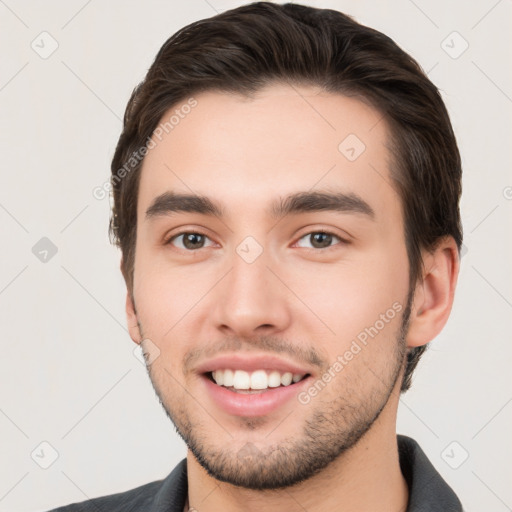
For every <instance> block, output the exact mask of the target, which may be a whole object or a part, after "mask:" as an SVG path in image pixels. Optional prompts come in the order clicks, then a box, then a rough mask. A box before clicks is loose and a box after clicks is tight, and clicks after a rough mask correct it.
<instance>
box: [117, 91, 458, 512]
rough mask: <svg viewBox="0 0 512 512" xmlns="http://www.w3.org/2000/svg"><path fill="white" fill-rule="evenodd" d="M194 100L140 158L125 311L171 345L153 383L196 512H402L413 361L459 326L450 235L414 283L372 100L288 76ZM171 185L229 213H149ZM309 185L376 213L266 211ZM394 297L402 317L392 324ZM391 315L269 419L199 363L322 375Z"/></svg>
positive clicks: (135, 324) (136, 327) (153, 369)
mask: <svg viewBox="0 0 512 512" xmlns="http://www.w3.org/2000/svg"><path fill="white" fill-rule="evenodd" d="M195 99H196V100H197V106H195V108H194V109H193V110H191V112H190V113H189V114H188V115H187V116H185V117H184V118H183V119H181V120H180V122H179V124H177V125H176V126H174V127H173V129H172V130H169V133H167V134H164V136H163V137H161V139H162V140H156V139H155V146H154V147H153V149H151V151H149V153H148V155H147V156H146V158H145V160H144V163H143V168H142V173H141V180H140V189H139V198H138V204H137V216H138V220H137V242H136V256H135V272H134V289H133V297H132V295H131V294H130V293H128V294H127V301H126V311H127V317H128V325H129V328H130V335H131V337H132V339H133V341H134V342H136V343H140V342H141V341H142V340H150V341H149V342H148V341H145V342H144V343H145V344H147V345H148V346H149V347H150V351H151V350H153V352H154V351H155V347H157V349H158V351H159V352H158V357H156V358H155V359H154V360H153V361H152V362H151V364H150V365H148V371H149V375H150V378H151V381H152V383H153V386H154V388H155V391H156V393H157V395H158V397H159V398H160V400H161V402H162V405H163V406H164V408H165V410H166V412H167V414H168V415H169V417H170V418H171V419H172V421H173V422H174V424H175V426H176V428H177V430H178V432H179V433H180V435H181V436H182V437H183V438H184V440H185V441H186V443H187V445H188V447H189V452H188V456H187V463H188V479H189V504H190V506H191V507H194V508H196V509H197V510H200V511H201V512H203V511H204V512H206V511H214V510H223V511H231V510H233V511H235V510H242V509H243V510H245V511H252V510H261V509H262V508H263V509H265V510H303V508H306V509H307V510H308V511H310V512H313V511H316V510H322V511H324V512H325V511H330V510H343V511H356V510H357V511H359V512H361V511H370V510H371V511H375V510H381V511H388V510H389V511H393V512H398V511H400V510H405V509H406V505H407V499H408V490H407V486H406V483H405V480H404V479H403V477H402V474H401V472H400V467H399V463H398V453H397V446H396V414H397V406H398V400H399V390H400V383H401V378H402V376H403V367H404V356H405V351H406V349H407V348H408V347H414V346H419V345H423V344H425V343H427V342H429V341H430V340H432V339H433V338H434V337H435V336H436V335H437V334H438V333H439V331H440V330H441V329H442V327H443V326H444V324H445V323H446V320H447V318H448V316H449V313H450V309H451V305H452V302H453V295H454V289H455V284H456V278H457V274H458V258H457V250H456V245H455V242H454V241H453V240H452V239H451V238H448V239H446V240H442V241H441V243H440V244H439V246H438V247H437V249H436V250H435V251H434V252H432V253H425V254H424V273H423V279H422V280H421V282H419V283H418V286H417V287H416V288H415V289H414V290H409V287H408V278H409V274H408V260H407V253H406V247H405V239H404V232H403V225H404V224H403V217H402V211H401V204H400V200H399V197H398V195H397V193H396V191H395V190H394V188H393V186H392V181H391V179H390V175H389V167H390V165H392V162H391V160H390V152H389V150H388V148H387V144H388V135H389V134H388V128H387V125H386V123H385V121H384V120H383V119H382V116H381V115H380V113H379V112H377V111H376V110H375V109H373V108H371V107H370V106H368V105H367V104H365V103H363V102H361V101H359V100H357V99H354V98H347V97H344V96H341V95H338V94H330V93H326V92H323V91H321V90H320V89H317V88H312V87H297V86H294V87H291V86H289V85H282V84H281V85H279V84H274V85H271V86H267V87H266V88H265V89H262V90H261V91H259V92H258V93H257V94H256V95H255V96H254V97H253V98H251V99H249V98H245V97H242V96H239V95H232V94H228V93H222V92H213V91H211V92H205V93H201V94H198V95H196V96H195ZM183 103H186V100H185V101H184V102H183ZM175 108H176V107H173V109H172V110H174V109H175ZM165 117H168V116H164V118H165ZM350 134H356V135H357V137H358V138H359V139H360V140H361V141H363V143H364V145H365V146H366V147H365V150H364V151H363V152H362V154H361V155H360V156H359V157H358V158H357V159H355V160H354V161H350V160H349V159H347V158H346V156H345V155H344V154H343V153H342V152H341V151H340V150H339V144H340V143H341V142H342V141H343V140H344V139H345V138H346V137H347V136H348V135H350ZM169 191H173V192H179V193H195V194H199V195H205V196H208V197H210V198H212V199H213V200H215V201H217V202H218V203H219V204H220V205H221V206H222V209H223V216H222V218H220V217H217V216H213V215H204V214H199V213H190V212H180V213H173V214H172V215H166V216H153V217H151V218H146V210H147V209H148V208H149V207H150V205H151V204H152V202H153V200H154V199H155V198H156V197H157V196H159V195H160V194H162V193H164V192H169ZM302 191H304V192H308V191H309V192H311V191H318V192H325V191H327V192H333V191H342V192H344V193H351V194H357V195H358V196H359V197H361V198H362V199H363V200H364V201H366V203H368V205H369V206H370V207H371V209H372V210H373V212H374V216H373V218H371V217H370V216H368V215H364V214H362V213H357V212H340V211H314V212H305V213H304V212H303V213H298V214H288V215H285V216H283V217H281V218H278V219H276V218H273V217H272V216H271V215H269V213H268V208H269V205H270V204H271V203H272V202H273V201H274V200H276V199H279V198H280V197H281V198H283V197H285V196H287V195H288V194H291V193H296V192H302ZM325 231H327V232H330V233H333V235H334V236H333V237H332V239H331V238H327V240H324V242H323V244H324V245H323V246H321V244H320V245H319V244H318V242H317V243H316V245H315V240H314V239H313V237H312V236H311V235H312V234H314V233H318V232H320V233H321V232H325ZM184 232H192V233H201V234H204V235H205V237H204V238H201V237H200V238H199V239H197V238H196V239H193V242H194V244H196V245H192V244H187V246H185V245H184V243H185V242H186V240H185V239H184V237H180V236H177V235H179V234H183V233H184ZM248 236H250V237H253V239H254V240H256V241H257V243H258V244H259V246H260V248H261V249H262V252H261V254H260V255H259V256H258V257H257V258H256V259H255V260H254V261H253V262H252V263H248V262H247V261H246V260H244V258H242V257H241V256H240V254H239V253H237V247H238V246H239V245H240V243H241V242H242V241H244V240H245V239H246V237H248ZM176 237H177V238H176ZM169 240H170V242H169ZM187 247H188V248H187ZM190 247H192V249H191V248H190ZM195 247H197V248H195ZM251 247H252V246H251ZM251 250H254V249H251ZM409 293H410V296H409ZM408 298H410V299H411V301H412V304H411V309H410V317H409V318H408V316H409V315H407V311H406V310H407V308H406V306H407V302H408ZM393 304H394V305H395V308H396V309H397V310H398V311H397V314H396V315H393V318H391V319H389V318H388V316H390V315H389V314H388V315H386V312H387V311H389V309H390V308H392V307H393ZM383 314H384V315H386V318H388V321H387V322H385V324H384V327H383V328H381V329H378V333H377V335H375V336H374V337H373V338H369V339H368V343H367V344H366V345H364V346H362V345H361V344H360V345H361V347H362V349H361V350H360V351H359V352H358V353H357V354H356V355H354V357H353V358H352V359H351V360H350V361H347V362H346V364H344V365H343V369H342V370H340V371H338V372H336V376H335V377H334V378H332V380H331V381H330V382H329V383H328V384H327V385H326V386H325V387H323V388H322V389H321V391H320V392H318V394H316V396H314V397H312V398H311V400H310V401H309V402H308V403H301V402H300V401H299V400H298V398H297V399H295V397H294V398H293V399H291V400H288V401H287V402H286V403H285V404H284V405H283V406H281V407H279V408H278V409H276V410H275V411H273V412H272V413H269V414H267V415H264V416H258V417H241V416H236V415H232V414H228V413H226V412H225V411H224V410H223V409H221V408H220V407H218V406H217V404H216V403H215V402H213V401H212V400H211V398H210V397H209V395H208V394H207V393H206V390H205V385H204V381H203V379H202V377H201V376H200V375H199V373H198V370H197V368H198V366H199V365H200V364H201V363H204V362H205V361H207V360H208V359H210V358H212V357H215V356H217V355H223V354H235V353H237V354H240V353H243V354H270V355H278V356H279V357H281V358H283V359H285V360H287V361H290V362H294V363H296V364H298V365H299V366H301V367H303V368H307V370H308V372H309V373H311V374H312V376H313V379H314V381H317V380H318V379H321V377H322V375H323V374H324V373H325V372H326V371H327V370H328V369H329V368H330V367H332V365H333V363H334V362H335V361H336V360H337V358H338V356H343V355H344V354H345V353H346V351H347V350H348V349H350V347H351V343H352V342H353V341H354V340H355V339H357V336H358V335H359V334H360V333H361V332H362V331H364V329H365V328H368V327H370V326H374V325H376V321H378V320H379V319H381V318H382V317H381V315H383ZM407 321H408V322H407ZM379 326H380V324H379ZM338 360H339V359H338ZM342 507H343V508H342Z"/></svg>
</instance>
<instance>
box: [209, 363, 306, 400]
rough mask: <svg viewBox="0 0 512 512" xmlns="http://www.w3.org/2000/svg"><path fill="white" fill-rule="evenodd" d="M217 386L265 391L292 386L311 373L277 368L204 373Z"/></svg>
mask: <svg viewBox="0 0 512 512" xmlns="http://www.w3.org/2000/svg"><path fill="white" fill-rule="evenodd" d="M204 375H205V376H206V378H208V379H209V380H210V381H212V382H214V383H215V384H216V385H217V386H220V387H223V388H225V389H227V390H229V391H232V392H234V393H242V394H255V393H264V392H266V391H268V390H270V389H276V388H283V387H290V386H293V385H294V384H297V383H298V382H301V381H302V380H304V379H306V378H307V377H309V373H304V374H300V373H291V372H279V371H277V370H256V371H253V372H246V371H245V370H232V369H229V368H226V369H222V370H215V371H213V372H207V373H205V374H204Z"/></svg>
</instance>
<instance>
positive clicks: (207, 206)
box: [146, 192, 375, 220]
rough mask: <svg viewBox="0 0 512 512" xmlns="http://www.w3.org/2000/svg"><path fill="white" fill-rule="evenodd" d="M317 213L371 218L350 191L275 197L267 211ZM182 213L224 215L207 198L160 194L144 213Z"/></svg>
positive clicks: (273, 213)
mask: <svg viewBox="0 0 512 512" xmlns="http://www.w3.org/2000/svg"><path fill="white" fill-rule="evenodd" d="M317 211H336V212H344V213H355V214H361V215H363V216H365V217H367V218H369V219H371V220H374V219H375V212H374V210H373V209H372V207H371V206H370V205H369V204H368V203H367V202H366V201H365V200H364V199H363V198H361V197H360V196H358V195H357V194H355V193H353V192H350V193H346V192H297V193H294V194H291V195H289V196H286V197H285V198H279V199H278V200H277V201H275V202H274V203H272V204H271V206H270V209H269V210H268V212H269V215H270V216H271V217H273V218H279V217H283V216H285V215H289V214H299V213H308V212H317ZM184 212H185V213H199V214H201V215H209V216H215V217H219V218H222V217H223V216H224V209H223V208H222V206H221V205H220V204H219V203H217V202H216V201H214V200H212V199H210V198H209V197H207V196H201V195H196V194H181V193H176V192H164V193H163V194H160V195H159V196H157V197H156V198H155V199H154V200H153V202H152V203H151V206H150V207H149V208H148V209H147V210H146V219H147V220H149V219H152V218H155V217H163V216H169V215H172V214H173V213H184Z"/></svg>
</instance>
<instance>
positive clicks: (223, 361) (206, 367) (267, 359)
mask: <svg viewBox="0 0 512 512" xmlns="http://www.w3.org/2000/svg"><path fill="white" fill-rule="evenodd" d="M225 369H230V370H245V371H246V372H252V371H255V370H276V371H278V372H281V373H286V372H291V373H296V374H300V375H305V374H307V373H311V372H310V371H309V369H307V368H304V367H302V366H299V365H298V364H296V363H293V362H291V361H286V360H285V359H281V358H279V357H277V356H273V355H267V354H260V355H242V354H231V355H227V354H226V355H222V356H218V357H215V358H213V359H210V360H208V361H206V362H204V363H202V364H201V365H199V366H198V367H197V371H198V372H199V373H208V372H213V371H215V370H225Z"/></svg>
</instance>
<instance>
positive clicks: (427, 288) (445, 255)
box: [407, 237, 459, 347]
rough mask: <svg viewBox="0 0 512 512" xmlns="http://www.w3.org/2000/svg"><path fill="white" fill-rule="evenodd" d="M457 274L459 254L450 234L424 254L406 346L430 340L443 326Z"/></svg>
mask: <svg viewBox="0 0 512 512" xmlns="http://www.w3.org/2000/svg"><path fill="white" fill-rule="evenodd" d="M458 273H459V255H458V250H457V245H456V243H455V240H454V239H453V238H452V237H447V238H445V239H443V240H442V242H440V243H439V245H438V246H437V248H436V249H435V250H434V251H433V252H425V253H424V255H423V275H422V279H421V280H419V281H418V283H417V285H416V290H415V293H414V299H413V304H412V310H411V317H410V322H409V330H408V333H407V346H408V347H419V346H422V345H425V344H427V343H428V342H429V341H432V340H433V339H434V338H435V337H436V336H437V335H438V334H439V333H440V332H441V330H442V329H443V327H444V326H445V324H446V322H447V321H448V317H449V316H450V312H451V309H452V305H453V299H454V295H455V287H456V284H457V277H458Z"/></svg>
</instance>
